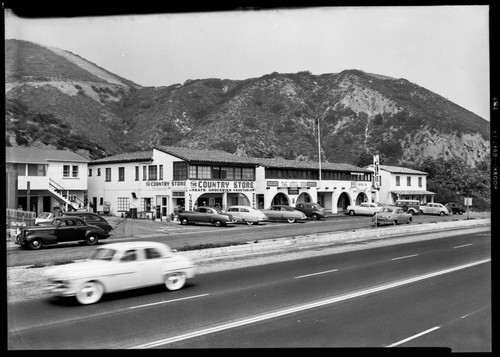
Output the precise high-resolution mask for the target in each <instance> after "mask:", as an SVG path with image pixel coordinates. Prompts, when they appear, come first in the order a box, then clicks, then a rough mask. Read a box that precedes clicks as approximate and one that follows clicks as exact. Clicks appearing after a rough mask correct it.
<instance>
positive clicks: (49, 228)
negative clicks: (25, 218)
mask: <svg viewBox="0 0 500 357" xmlns="http://www.w3.org/2000/svg"><path fill="white" fill-rule="evenodd" d="M108 237H109V233H108V232H106V231H105V230H103V229H102V228H99V227H97V226H93V225H89V224H87V223H85V221H84V220H83V219H82V218H80V217H66V216H63V217H57V218H55V219H53V220H52V221H51V222H46V223H39V225H37V226H28V227H24V228H22V229H21V231H20V232H19V234H18V235H17V236H16V241H15V243H16V244H18V245H20V246H21V247H23V248H29V249H35V250H36V249H40V248H41V247H42V246H44V245H49V244H57V243H64V242H84V243H86V244H87V245H95V244H97V242H98V241H99V239H106V238H108Z"/></svg>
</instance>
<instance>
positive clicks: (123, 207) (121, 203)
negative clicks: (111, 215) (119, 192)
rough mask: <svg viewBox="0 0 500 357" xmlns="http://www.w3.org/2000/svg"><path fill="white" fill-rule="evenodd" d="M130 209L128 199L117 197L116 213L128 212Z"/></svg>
mask: <svg viewBox="0 0 500 357" xmlns="http://www.w3.org/2000/svg"><path fill="white" fill-rule="evenodd" d="M129 209H130V202H129V199H128V197H118V202H117V211H118V212H128V211H129Z"/></svg>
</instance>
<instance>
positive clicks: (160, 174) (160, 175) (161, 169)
mask: <svg viewBox="0 0 500 357" xmlns="http://www.w3.org/2000/svg"><path fill="white" fill-rule="evenodd" d="M158 175H159V177H158V180H163V165H160V172H159V174H158Z"/></svg>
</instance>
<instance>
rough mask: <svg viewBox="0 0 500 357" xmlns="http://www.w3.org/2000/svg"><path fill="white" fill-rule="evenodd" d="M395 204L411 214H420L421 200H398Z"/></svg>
mask: <svg viewBox="0 0 500 357" xmlns="http://www.w3.org/2000/svg"><path fill="white" fill-rule="evenodd" d="M395 206H397V207H401V208H402V209H403V211H405V212H408V213H411V214H419V212H420V201H419V200H397V201H396V204H395Z"/></svg>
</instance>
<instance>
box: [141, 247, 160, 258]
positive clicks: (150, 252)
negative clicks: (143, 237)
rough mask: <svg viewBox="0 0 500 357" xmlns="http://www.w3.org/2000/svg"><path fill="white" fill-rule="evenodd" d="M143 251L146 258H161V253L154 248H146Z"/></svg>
mask: <svg viewBox="0 0 500 357" xmlns="http://www.w3.org/2000/svg"><path fill="white" fill-rule="evenodd" d="M144 252H145V253H146V259H156V258H161V253H160V252H159V251H158V250H157V249H155V248H146V249H145V250H144Z"/></svg>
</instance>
